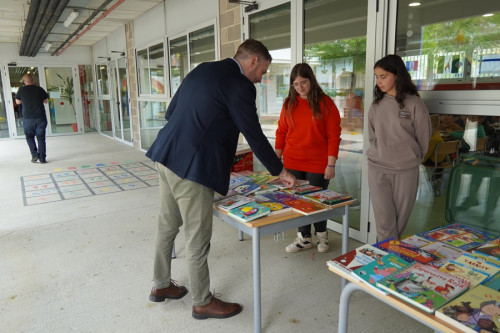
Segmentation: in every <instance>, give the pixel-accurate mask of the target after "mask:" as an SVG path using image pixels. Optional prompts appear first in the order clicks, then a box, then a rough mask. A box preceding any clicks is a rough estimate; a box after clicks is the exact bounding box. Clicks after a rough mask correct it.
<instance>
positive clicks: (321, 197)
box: [302, 190, 352, 205]
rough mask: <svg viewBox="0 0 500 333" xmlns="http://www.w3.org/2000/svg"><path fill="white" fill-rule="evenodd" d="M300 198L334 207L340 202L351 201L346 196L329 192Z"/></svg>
mask: <svg viewBox="0 0 500 333" xmlns="http://www.w3.org/2000/svg"><path fill="white" fill-rule="evenodd" d="M302 197H304V198H306V199H310V200H314V201H318V202H321V203H322V204H325V205H335V204H338V203H341V202H345V201H349V200H352V197H351V196H350V195H348V194H342V193H338V192H334V191H331V190H321V191H316V192H312V193H307V194H304V195H302Z"/></svg>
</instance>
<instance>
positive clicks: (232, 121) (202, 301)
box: [146, 39, 295, 319]
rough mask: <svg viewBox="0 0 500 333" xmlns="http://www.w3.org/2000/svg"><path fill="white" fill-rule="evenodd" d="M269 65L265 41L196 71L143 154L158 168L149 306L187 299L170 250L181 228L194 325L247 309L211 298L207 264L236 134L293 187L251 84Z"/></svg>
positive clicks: (242, 47)
mask: <svg viewBox="0 0 500 333" xmlns="http://www.w3.org/2000/svg"><path fill="white" fill-rule="evenodd" d="M271 61H272V57H271V55H270V54H269V51H268V50H267V48H266V47H265V46H264V45H263V44H262V43H261V42H259V41H257V40H254V39H248V40H246V41H245V42H243V43H242V44H241V45H240V46H239V47H238V50H237V52H236V55H235V56H234V58H228V59H225V60H221V61H215V62H206V63H202V64H200V65H199V66H197V67H196V68H195V69H193V70H192V71H191V72H190V73H189V74H188V75H187V76H186V77H185V79H184V80H183V82H182V84H181V85H180V87H179V89H178V90H177V92H176V93H175V95H174V97H173V98H172V101H171V102H170V104H169V106H168V109H167V112H166V114H165V118H166V120H167V124H166V125H165V126H164V127H163V128H162V129H161V130H160V131H159V133H158V136H157V138H156V139H155V141H154V142H153V144H152V145H151V147H150V149H149V150H148V151H147V153H146V156H148V157H149V158H151V159H152V160H153V161H155V162H156V166H157V170H158V175H159V182H160V215H159V219H158V230H157V236H156V253H155V259H154V273H153V280H154V287H153V289H152V291H151V294H150V297H149V299H150V300H151V301H153V302H162V301H164V300H165V299H167V298H171V299H178V298H181V297H183V296H184V295H185V294H186V293H187V289H186V288H185V287H184V286H180V285H178V284H177V283H176V282H175V281H173V280H172V279H171V256H172V249H173V246H174V240H175V237H176V235H177V234H178V232H179V228H180V227H181V226H182V225H183V226H184V233H185V247H186V259H187V267H188V271H189V277H190V290H191V293H192V300H193V308H192V316H193V317H194V318H196V319H205V318H228V317H231V316H234V315H236V314H238V313H240V312H241V310H242V308H241V306H240V305H239V304H237V303H228V302H224V301H222V300H220V299H218V298H216V297H215V296H214V295H213V294H212V293H211V292H210V276H209V271H208V265H207V257H208V254H209V250H210V239H211V237H212V219H213V199H214V192H218V193H220V194H223V195H225V194H226V193H227V192H228V187H229V179H230V171H231V166H232V162H233V159H234V156H235V153H236V147H237V144H238V138H239V134H240V133H242V134H243V135H244V136H245V138H246V140H247V141H248V143H249V145H250V147H251V148H252V150H253V152H254V154H255V156H256V157H257V158H258V159H259V160H260V161H261V162H262V163H263V165H264V166H265V167H266V168H267V169H268V170H269V172H270V173H271V174H272V175H279V176H280V178H281V179H282V180H283V181H284V182H285V183H286V184H287V185H288V186H290V187H292V186H294V184H295V177H294V176H293V175H292V174H291V173H289V172H288V171H287V170H286V169H284V168H283V164H282V163H281V161H280V160H279V158H278V157H277V156H276V154H275V153H274V150H273V148H272V147H271V145H270V144H269V141H268V140H267V138H266V137H265V135H264V133H263V132H262V128H261V126H260V124H259V118H258V115H257V109H256V105H255V100H256V89H255V85H254V84H255V83H258V82H260V81H261V79H262V76H263V75H264V74H265V73H266V71H267V69H268V67H269V65H270V63H271Z"/></svg>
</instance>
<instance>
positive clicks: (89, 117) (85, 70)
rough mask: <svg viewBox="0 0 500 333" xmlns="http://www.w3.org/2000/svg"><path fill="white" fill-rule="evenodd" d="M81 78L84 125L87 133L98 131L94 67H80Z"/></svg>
mask: <svg viewBox="0 0 500 333" xmlns="http://www.w3.org/2000/svg"><path fill="white" fill-rule="evenodd" d="M78 73H79V75H78V76H79V78H80V94H81V97H82V110H83V123H84V128H85V132H86V133H87V132H95V131H97V124H96V119H97V115H96V112H95V108H94V82H93V80H92V67H91V66H89V65H78Z"/></svg>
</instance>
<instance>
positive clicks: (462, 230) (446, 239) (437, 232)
mask: <svg viewBox="0 0 500 333" xmlns="http://www.w3.org/2000/svg"><path fill="white" fill-rule="evenodd" d="M418 235H419V236H422V237H425V238H427V239H431V240H436V241H440V242H443V243H446V244H448V245H451V246H455V247H458V248H460V249H462V250H469V249H472V248H475V247H478V246H480V245H482V244H484V243H487V242H489V241H492V240H494V239H496V238H498V235H496V234H494V233H491V232H487V231H483V230H480V229H477V228H474V227H471V226H468V225H465V224H459V223H455V224H450V225H445V226H441V227H437V228H435V229H432V230H429V231H425V232H422V233H420V234H418Z"/></svg>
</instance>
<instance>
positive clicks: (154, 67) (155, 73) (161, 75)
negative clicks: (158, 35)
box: [149, 43, 165, 95]
mask: <svg viewBox="0 0 500 333" xmlns="http://www.w3.org/2000/svg"><path fill="white" fill-rule="evenodd" d="M163 55H164V52H163V43H160V44H157V45H154V46H152V47H151V48H150V49H149V66H150V71H151V88H152V90H151V93H152V94H153V95H154V94H164V93H165V70H164V56H163Z"/></svg>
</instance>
